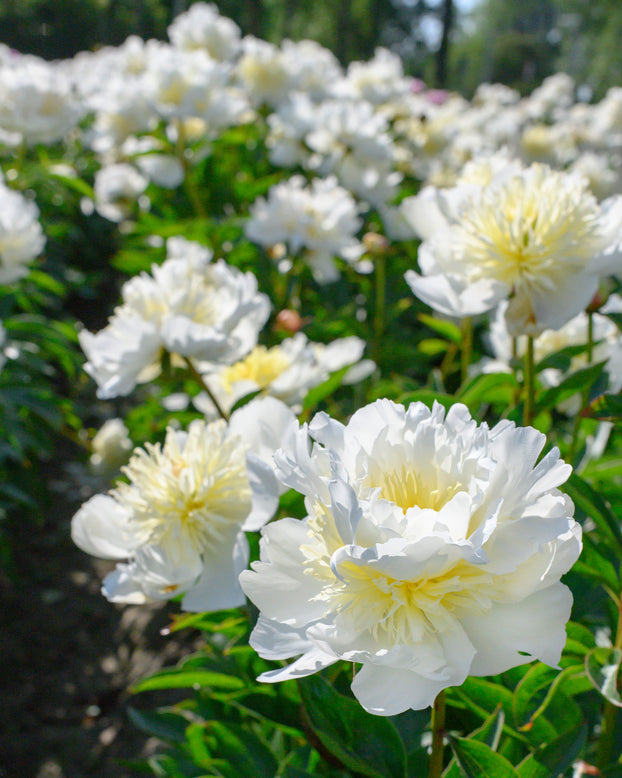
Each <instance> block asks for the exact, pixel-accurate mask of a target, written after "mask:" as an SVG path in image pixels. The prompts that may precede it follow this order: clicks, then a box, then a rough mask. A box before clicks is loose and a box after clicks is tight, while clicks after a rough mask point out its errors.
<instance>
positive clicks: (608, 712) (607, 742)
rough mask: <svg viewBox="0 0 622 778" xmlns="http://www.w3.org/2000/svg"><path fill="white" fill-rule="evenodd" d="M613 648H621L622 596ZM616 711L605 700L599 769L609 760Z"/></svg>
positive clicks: (619, 601)
mask: <svg viewBox="0 0 622 778" xmlns="http://www.w3.org/2000/svg"><path fill="white" fill-rule="evenodd" d="M613 648H614V649H616V648H617V649H619V650H622V596H621V597H620V598H619V599H618V627H617V630H616V639H615V642H614V644H613ZM617 713H618V709H617V707H616V706H615V705H614V704H613V703H611V702H609V700H606V701H605V705H604V708H603V719H602V723H601V733H600V739H599V741H598V750H597V752H596V767H598V768H599V769H601V770H602V769H604V768H605V767H607V765H608V764H609V763H610V762H611V754H612V751H613V744H614V732H615V727H616V718H617Z"/></svg>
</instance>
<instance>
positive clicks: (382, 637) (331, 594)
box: [320, 561, 493, 647]
mask: <svg viewBox="0 0 622 778" xmlns="http://www.w3.org/2000/svg"><path fill="white" fill-rule="evenodd" d="M339 572H340V575H341V576H342V577H343V580H340V579H335V582H334V583H333V585H332V586H328V587H326V588H325V589H324V590H323V591H322V594H321V595H320V599H322V600H325V601H326V604H327V607H328V611H329V612H330V613H332V614H335V615H337V614H341V615H342V616H344V617H346V618H347V619H348V621H349V622H350V624H351V626H352V628H353V629H354V630H356V631H368V632H369V633H370V634H371V635H372V637H373V638H374V640H376V641H378V642H379V643H381V644H386V646H387V647H390V646H394V645H399V644H406V645H408V644H412V643H416V642H418V641H420V640H421V639H422V638H423V636H424V635H425V633H426V632H429V631H432V632H440V631H442V630H443V628H444V626H445V625H446V624H447V621H448V619H451V617H452V613H453V611H454V610H456V609H465V608H466V609H468V610H475V611H480V612H481V611H485V610H488V609H489V608H490V605H491V596H490V595H491V593H492V591H491V590H492V587H493V579H492V576H491V575H490V574H489V573H486V572H485V571H484V570H483V569H482V568H481V567H478V566H476V565H471V564H468V563H466V562H464V561H460V562H458V563H457V564H454V565H451V566H449V567H448V568H447V569H446V570H444V571H442V572H440V573H436V574H434V575H430V576H422V577H420V578H416V579H413V580H398V579H395V578H391V577H389V576H387V575H385V574H383V573H380V572H378V571H376V570H374V569H373V568H372V567H371V566H363V567H361V566H359V565H355V564H353V563H344V564H342V565H341V566H340V570H339Z"/></svg>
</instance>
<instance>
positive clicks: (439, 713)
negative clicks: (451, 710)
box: [428, 690, 445, 778]
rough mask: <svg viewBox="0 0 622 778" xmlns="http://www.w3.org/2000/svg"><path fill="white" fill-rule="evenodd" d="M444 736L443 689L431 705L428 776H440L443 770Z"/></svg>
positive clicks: (438, 777) (434, 777)
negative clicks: (430, 745) (430, 750)
mask: <svg viewBox="0 0 622 778" xmlns="http://www.w3.org/2000/svg"><path fill="white" fill-rule="evenodd" d="M444 736H445V691H444V690H443V691H441V692H439V694H438V695H437V697H436V699H435V700H434V705H433V706H432V753H431V754H430V764H429V767H428V778H440V776H441V774H442V772H443V738H444Z"/></svg>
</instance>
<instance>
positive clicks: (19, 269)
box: [0, 182, 45, 284]
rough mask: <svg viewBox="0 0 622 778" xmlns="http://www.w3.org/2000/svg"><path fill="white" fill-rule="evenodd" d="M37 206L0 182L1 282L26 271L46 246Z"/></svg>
mask: <svg viewBox="0 0 622 778" xmlns="http://www.w3.org/2000/svg"><path fill="white" fill-rule="evenodd" d="M38 219H39V209H38V208H37V206H36V205H35V204H34V203H33V202H32V201H31V200H27V199H26V198H25V197H24V196H23V195H22V194H21V193H20V192H14V191H13V190H12V189H8V188H7V187H6V186H4V185H3V184H2V183H1V182H0V284H12V283H13V282H15V281H18V280H19V279H20V278H23V277H24V276H25V275H27V274H28V265H29V264H30V262H32V260H33V259H35V257H36V256H38V255H39V254H40V253H41V252H42V251H43V247H44V246H45V236H44V235H43V230H42V229H41V225H40V224H39V221H38Z"/></svg>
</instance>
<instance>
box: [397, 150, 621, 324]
mask: <svg viewBox="0 0 622 778" xmlns="http://www.w3.org/2000/svg"><path fill="white" fill-rule="evenodd" d="M621 215H622V198H620V197H616V198H611V199H609V200H607V201H605V202H604V203H602V204H601V205H599V204H598V202H597V201H596V199H595V198H594V197H593V195H592V194H590V192H589V190H588V189H587V184H586V182H585V180H584V179H582V178H579V177H577V176H574V175H572V174H569V173H560V172H556V171H553V170H551V169H550V168H548V167H547V166H545V165H539V164H534V165H532V166H531V167H529V168H526V169H523V170H517V169H516V167H515V166H514V165H511V166H510V167H509V168H508V170H507V171H506V172H502V173H500V174H498V175H497V176H495V177H494V178H493V179H492V181H491V183H490V184H489V185H488V186H478V185H477V184H475V183H460V184H458V186H456V187H455V188H454V189H449V190H445V191H443V190H440V191H439V190H434V189H431V188H426V189H424V190H422V192H421V193H420V195H418V196H417V197H416V198H415V199H414V201H413V203H412V210H411V218H412V221H413V225H414V226H415V229H416V230H417V231H418V232H419V234H420V235H421V237H423V238H424V241H423V243H422V244H421V246H420V248H419V265H420V268H421V272H422V275H419V274H417V273H415V272H414V271H413V270H409V271H408V272H407V274H406V280H407V282H408V284H409V286H410V287H411V289H412V291H413V292H414V294H415V295H417V297H419V298H421V299H422V300H423V301H424V302H426V303H428V305H430V306H432V307H433V308H434V309H435V310H437V311H439V312H440V313H444V314H446V315H449V316H469V315H472V314H478V313H483V312H485V311H488V310H490V309H491V308H493V307H495V306H496V305H497V304H498V303H500V302H501V301H502V300H506V299H508V300H509V305H508V308H507V313H506V318H507V324H508V329H509V331H510V333H511V334H512V335H522V334H529V335H537V334H538V333H540V332H541V331H542V330H543V329H558V328H559V327H561V326H562V325H563V324H565V323H566V322H567V321H568V320H569V319H571V318H572V317H573V316H574V315H576V314H577V313H579V311H581V310H583V309H584V308H585V307H586V306H587V304H588V303H589V302H590V300H591V299H592V297H593V296H594V294H595V292H596V289H597V286H598V281H599V277H600V275H601V274H603V273H605V272H607V271H609V270H610V269H611V268H612V267H613V264H614V261H615V260H616V259H617V258H618V257H619V255H620V226H619V225H620V216H621Z"/></svg>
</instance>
